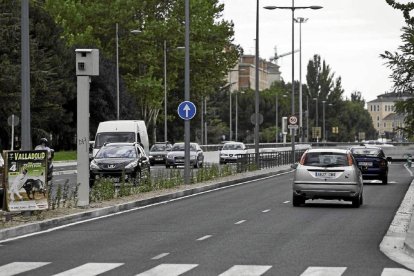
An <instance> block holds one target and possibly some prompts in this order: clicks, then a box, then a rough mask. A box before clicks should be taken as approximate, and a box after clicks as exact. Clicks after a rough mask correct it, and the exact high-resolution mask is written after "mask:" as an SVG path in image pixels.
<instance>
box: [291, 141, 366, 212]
mask: <svg viewBox="0 0 414 276" xmlns="http://www.w3.org/2000/svg"><path fill="white" fill-rule="evenodd" d="M292 166H293V168H296V170H295V172H294V177H293V186H292V187H293V199H292V204H293V206H299V205H301V204H304V203H305V201H306V200H308V199H312V200H314V199H328V200H329V199H336V200H345V201H351V202H352V206H353V207H356V208H358V207H359V206H360V205H361V204H362V203H363V181H362V173H361V171H360V170H359V168H358V166H357V164H356V161H355V159H354V157H353V156H352V154H351V151H349V150H345V149H322V148H320V149H309V150H307V151H305V153H304V154H303V155H302V157H301V159H300V162H299V163H298V164H295V165H292Z"/></svg>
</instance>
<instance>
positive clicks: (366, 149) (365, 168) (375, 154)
mask: <svg viewBox="0 0 414 276" xmlns="http://www.w3.org/2000/svg"><path fill="white" fill-rule="evenodd" d="M351 152H352V155H353V156H354V158H355V160H356V162H357V164H358V167H359V168H360V169H361V171H362V178H363V179H377V180H381V181H382V184H387V183H388V162H389V161H391V160H392V158H391V157H385V154H384V151H383V150H382V149H381V148H380V147H376V146H355V147H352V148H351Z"/></svg>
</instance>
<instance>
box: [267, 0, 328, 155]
mask: <svg viewBox="0 0 414 276" xmlns="http://www.w3.org/2000/svg"><path fill="white" fill-rule="evenodd" d="M264 8H265V9H268V10H274V9H290V10H291V11H292V53H294V51H295V10H297V9H312V10H317V9H321V8H322V7H321V6H295V0H292V6H291V7H278V6H266V7H264ZM291 113H292V116H294V115H295V55H294V54H292V112H291ZM291 140H292V162H295V161H296V158H295V132H294V131H292V137H291Z"/></svg>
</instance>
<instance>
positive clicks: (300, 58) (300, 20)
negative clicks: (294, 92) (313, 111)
mask: <svg viewBox="0 0 414 276" xmlns="http://www.w3.org/2000/svg"><path fill="white" fill-rule="evenodd" d="M306 21H308V18H303V17H298V18H295V22H296V23H299V129H300V137H299V139H300V141H301V142H303V121H302V120H303V115H302V23H306Z"/></svg>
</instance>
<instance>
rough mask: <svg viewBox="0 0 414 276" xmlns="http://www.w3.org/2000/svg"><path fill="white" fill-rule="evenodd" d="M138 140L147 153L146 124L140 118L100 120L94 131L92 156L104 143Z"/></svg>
mask: <svg viewBox="0 0 414 276" xmlns="http://www.w3.org/2000/svg"><path fill="white" fill-rule="evenodd" d="M115 142H128V143H133V142H139V143H141V144H142V147H143V148H144V150H145V152H146V153H147V154H149V141H148V133H147V126H146V125H145V122H144V121H141V120H119V121H105V122H100V123H99V126H98V129H97V131H96V136H95V143H94V147H93V156H94V157H95V155H96V153H97V152H98V150H99V149H100V148H101V147H102V146H103V145H104V144H105V143H115Z"/></svg>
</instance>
